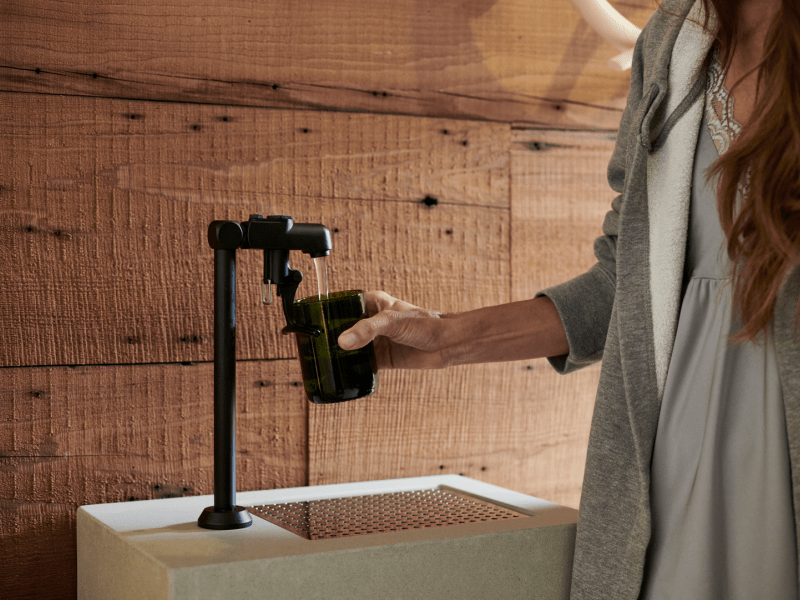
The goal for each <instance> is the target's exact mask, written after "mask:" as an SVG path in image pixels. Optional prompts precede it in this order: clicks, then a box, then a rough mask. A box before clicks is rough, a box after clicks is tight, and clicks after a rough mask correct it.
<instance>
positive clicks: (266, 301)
mask: <svg viewBox="0 0 800 600" xmlns="http://www.w3.org/2000/svg"><path fill="white" fill-rule="evenodd" d="M265 287H266V288H267V290H268V296H269V299H268V298H267V295H265V294H264V288H265ZM261 304H266V305H267V306H271V305H272V282H271V281H270V280H269V279H267V280H266V281H264V280H263V279H262V280H261Z"/></svg>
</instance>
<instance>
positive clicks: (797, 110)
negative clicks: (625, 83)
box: [340, 0, 800, 599]
mask: <svg viewBox="0 0 800 600" xmlns="http://www.w3.org/2000/svg"><path fill="white" fill-rule="evenodd" d="M734 99H735V103H734V102H733V100H734ZM608 178H609V183H610V185H611V187H612V188H613V189H614V190H615V191H616V192H617V193H618V194H619V196H618V197H617V198H616V199H615V200H614V201H613V202H612V205H611V208H612V210H611V211H610V212H609V213H608V215H607V216H606V219H605V222H604V224H603V233H604V235H603V236H602V237H600V238H598V239H597V241H596V242H595V255H596V257H597V260H598V262H597V264H596V265H595V266H594V267H592V269H590V270H589V271H588V272H587V273H584V274H583V275H580V276H579V277H576V278H575V279H572V280H570V281H568V282H566V283H563V284H561V285H558V286H555V287H553V288H550V289H547V290H544V291H542V292H540V293H539V294H538V295H537V297H536V298H534V299H531V300H528V301H523V302H516V303H512V304H508V305H503V306H496V307H490V308H485V309H480V310H476V311H471V312H467V313H462V314H452V315H450V314H439V313H436V312H433V311H429V310H425V309H421V308H417V307H414V306H411V305H409V304H406V303H404V302H401V301H399V300H395V299H394V298H391V297H390V296H388V295H387V294H385V293H383V292H374V293H371V294H369V297H368V298H369V299H368V310H369V313H370V315H372V316H371V317H370V318H369V319H367V320H365V321H362V322H361V323H359V324H358V325H357V326H356V327H354V328H353V329H352V330H351V331H349V332H347V333H345V334H343V336H342V338H341V340H340V343H341V345H342V346H343V347H345V348H348V347H360V346H362V345H364V344H366V343H368V342H369V341H371V340H373V339H374V340H375V344H376V349H377V352H378V361H379V365H380V367H381V368H440V367H445V366H449V365H456V364H465V363H475V362H489V361H500V360H520V359H530V358H536V357H543V356H545V357H549V360H550V362H551V364H552V365H553V366H554V367H555V368H556V369H557V370H558V371H559V372H561V373H569V372H571V371H573V370H575V369H578V368H581V367H583V366H586V365H588V364H590V363H592V362H595V361H597V360H600V359H601V358H602V359H603V365H602V371H601V377H600V385H599V388H598V392H597V400H596V404H595V411H594V418H593V422H592V430H591V434H590V439H589V449H588V455H587V463H586V471H585V476H584V484H583V493H582V497H581V506H580V516H579V524H578V533H577V539H576V549H575V563H574V568H573V582H572V591H571V594H572V597H573V598H581V599H583V598H604V599H606V598H613V599H619V598H630V599H636V598H646V599H651V598H692V599H706V598H707V599H711V598H726V599H730V598H781V599H787V598H792V599H794V598H798V557H797V556H798V553H797V545H798V544H797V532H798V531H799V530H800V528H798V527H797V514H798V512H800V510H798V509H800V506H799V505H798V503H799V502H800V341H798V336H799V335H800V334H798V331H797V329H796V318H797V314H798V309H799V308H800V304H799V303H798V301H799V300H800V269H798V268H796V267H797V265H798V263H800V260H798V249H799V248H800V3H798V2H797V0H740V1H739V2H735V1H734V0H696V1H695V0H664V2H663V3H662V5H661V6H660V7H659V9H658V10H656V12H655V14H654V15H653V17H652V18H651V19H650V21H649V23H648V24H647V26H646V27H645V29H644V31H643V32H642V35H641V36H640V38H639V40H638V42H637V44H636V49H635V53H634V61H633V68H632V72H631V87H630V92H629V95H628V104H627V107H626V109H625V111H624V113H623V116H622V121H621V123H620V129H619V136H618V139H617V143H616V147H615V150H614V153H613V156H612V158H611V162H610V164H609V169H608ZM725 250H727V252H726V251H725Z"/></svg>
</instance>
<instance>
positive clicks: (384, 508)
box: [248, 489, 529, 540]
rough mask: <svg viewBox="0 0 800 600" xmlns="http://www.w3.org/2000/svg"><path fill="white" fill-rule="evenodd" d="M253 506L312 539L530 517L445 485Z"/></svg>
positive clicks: (254, 510)
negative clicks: (442, 487)
mask: <svg viewBox="0 0 800 600" xmlns="http://www.w3.org/2000/svg"><path fill="white" fill-rule="evenodd" d="M248 510H249V511H250V512H251V513H252V514H254V515H256V516H258V517H261V518H262V519H265V520H267V521H269V522H270V523H273V524H275V525H278V526H280V527H283V528H284V529H287V530H288V531H291V532H292V533H296V534H297V535H300V536H302V537H304V538H306V539H307V540H324V539H331V538H340V537H348V536H353V535H365V534H368V533H385V532H390V531H406V530H410V529H424V528H427V527H441V526H444V525H461V524H464V523H479V522H482V521H501V520H504V519H517V518H520V517H527V516H529V515H526V514H523V513H519V512H515V511H513V510H510V509H507V508H505V507H502V506H498V505H496V504H492V503H490V502H486V501H484V500H479V499H477V498H473V497H472V496H469V495H466V494H462V493H459V492H456V491H454V490H446V489H432V490H416V491H413V492H394V493H390V494H373V495H370V496H354V497H350V498H331V499H328V500H309V501H304V502H288V503H285V504H264V505H261V506H249V507H248Z"/></svg>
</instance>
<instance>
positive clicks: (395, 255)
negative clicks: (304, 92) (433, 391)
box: [0, 94, 510, 366]
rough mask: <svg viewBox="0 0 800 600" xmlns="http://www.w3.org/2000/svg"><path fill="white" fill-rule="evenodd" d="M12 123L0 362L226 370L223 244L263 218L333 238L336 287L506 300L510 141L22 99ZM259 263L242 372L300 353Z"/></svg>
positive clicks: (298, 260) (0, 175)
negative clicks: (285, 219)
mask: <svg viewBox="0 0 800 600" xmlns="http://www.w3.org/2000/svg"><path fill="white" fill-rule="evenodd" d="M0 115H2V116H1V117H0V199H1V200H2V210H3V212H4V218H3V222H2V224H0V246H2V248H3V252H2V253H0V286H2V287H3V288H4V289H15V290H18V291H19V293H16V294H6V295H3V296H2V298H0V320H2V322H4V323H7V324H8V325H7V326H6V327H4V328H2V332H1V333H0V365H6V366H8V365H64V364H67V365H74V364H109V363H111V364H119V363H140V362H147V363H151V362H181V361H203V360H206V361H207V360H211V356H212V348H211V331H212V327H213V324H212V297H213V291H212V290H213V288H212V276H213V254H212V251H211V250H210V249H209V248H208V245H207V242H206V230H207V227H208V223H209V222H210V221H212V220H214V219H223V218H228V219H237V220H242V219H246V218H247V215H249V214H252V213H262V214H289V215H292V216H294V217H295V219H296V220H298V222H319V223H323V224H325V225H327V226H328V227H329V229H330V230H331V231H332V232H333V240H334V249H333V252H332V254H331V257H330V259H329V261H328V262H329V269H330V272H331V274H330V281H331V287H332V288H333V289H352V288H353V287H358V288H364V289H374V288H380V289H385V290H387V291H389V292H390V293H394V294H396V295H398V296H400V297H403V298H406V299H408V300H409V301H411V302H415V303H420V304H424V305H426V306H435V307H438V308H440V309H441V310H448V311H453V310H465V309H468V308H474V307H476V306H478V305H480V303H483V302H486V301H495V302H499V301H501V300H502V299H503V298H507V297H508V286H509V270H508V267H509V260H508V257H509V255H508V243H509V235H510V230H509V208H508V206H509V204H508V203H509V144H508V140H509V135H510V129H509V127H508V126H506V125H496V124H489V123H474V122H465V121H458V122H454V121H444V120H438V119H420V118H409V117H394V116H371V115H347V114H332V113H311V112H290V111H271V110H270V111H265V110H259V109H243V108H232V107H224V108H223V107H210V106H199V105H176V104H162V103H151V102H128V101H114V100H99V99H85V98H63V97H53V96H28V95H25V94H3V97H2V102H1V103H0ZM425 198H427V199H428V203H429V204H432V205H431V206H428V205H426V204H425V203H424V202H421V200H423V199H425ZM292 261H293V265H294V266H295V267H297V268H300V270H301V271H303V272H304V273H305V274H306V275H307V277H308V279H309V282H308V283H304V284H303V287H301V289H300V290H299V293H304V294H306V295H308V294H312V293H316V291H315V288H314V287H313V283H311V281H313V276H312V275H313V272H314V271H313V268H312V267H313V265H312V264H311V261H310V259H308V258H307V257H306V256H305V255H302V254H301V253H294V254H293V258H292ZM261 265H262V256H261V254H260V253H258V252H253V251H248V252H240V253H239V267H238V270H239V277H238V290H239V291H238V301H237V304H238V312H239V322H240V325H241V326H240V327H239V332H238V333H237V336H238V349H237V350H238V356H239V357H240V358H288V357H292V356H294V355H295V349H294V346H293V343H294V342H293V340H292V339H290V338H289V337H283V336H281V335H280V333H279V331H280V329H281V327H282V325H281V323H282V318H283V317H282V314H281V311H280V309H279V307H278V306H273V307H269V308H265V307H262V305H261V302H260V281H261V277H262V275H261V273H262V271H261V269H262V266H261ZM478 280H480V281H481V283H482V290H481V294H480V296H478V295H476V294H465V293H463V290H465V289H467V287H468V286H471V285H472V284H473V283H474V282H476V281H478Z"/></svg>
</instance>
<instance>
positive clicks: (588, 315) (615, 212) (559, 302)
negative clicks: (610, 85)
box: [536, 23, 649, 374]
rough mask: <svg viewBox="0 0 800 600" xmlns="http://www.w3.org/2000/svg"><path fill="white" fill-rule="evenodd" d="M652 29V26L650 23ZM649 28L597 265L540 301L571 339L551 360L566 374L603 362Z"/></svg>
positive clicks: (635, 69)
mask: <svg viewBox="0 0 800 600" xmlns="http://www.w3.org/2000/svg"><path fill="white" fill-rule="evenodd" d="M648 25H649V23H648ZM648 30H649V28H648V27H645V29H644V30H643V31H642V33H641V34H640V35H639V38H638V40H637V41H636V46H635V49H634V54H633V64H632V68H631V86H630V90H629V92H628V99H627V105H626V107H625V110H624V111H623V113H622V119H621V121H620V126H619V131H618V134H617V140H616V144H615V146H614V152H613V154H612V156H611V160H610V162H609V164H608V172H607V176H608V183H609V185H610V186H611V189H612V190H614V191H615V192H617V194H618V195H617V197H616V198H615V199H614V200H613V201H612V203H611V210H610V211H609V212H608V213H607V214H606V217H605V221H604V222H603V235H602V236H600V237H599V238H597V239H596V240H595V242H594V254H595V257H596V258H597V263H596V264H595V265H593V266H592V268H591V269H589V271H587V272H586V273H583V274H582V275H579V276H577V277H575V278H573V279H571V280H569V281H566V282H564V283H561V284H558V285H555V286H553V287H550V288H547V289H544V290H542V291H540V292H538V293H537V294H536V297H539V296H547V297H548V298H550V299H551V300H552V301H553V303H554V304H555V306H556V309H557V310H558V314H559V316H560V317H561V323H562V325H563V326H564V331H565V332H566V334H567V341H568V342H569V354H567V355H563V356H553V357H550V358H548V360H549V361H550V364H551V365H552V366H553V367H554V368H555V369H556V371H558V372H559V373H561V374H567V373H570V372H572V371H575V370H577V369H580V368H583V367H586V366H588V365H590V364H592V363H594V362H597V361H599V360H600V359H602V358H603V349H604V347H605V343H606V337H607V335H608V325H609V322H610V320H611V309H612V307H613V305H614V296H615V290H616V281H617V268H616V263H617V237H618V235H619V228H620V218H619V216H620V211H621V208H622V205H623V202H624V198H625V181H626V172H627V169H628V167H629V163H630V160H629V159H632V158H633V155H634V152H635V149H636V146H637V145H638V144H639V123H638V122H636V121H637V118H640V116H639V115H640V111H639V107H640V106H639V105H640V104H641V102H642V87H643V83H642V82H643V71H644V65H643V63H644V58H643V47H644V44H645V36H646V33H647V31H648Z"/></svg>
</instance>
